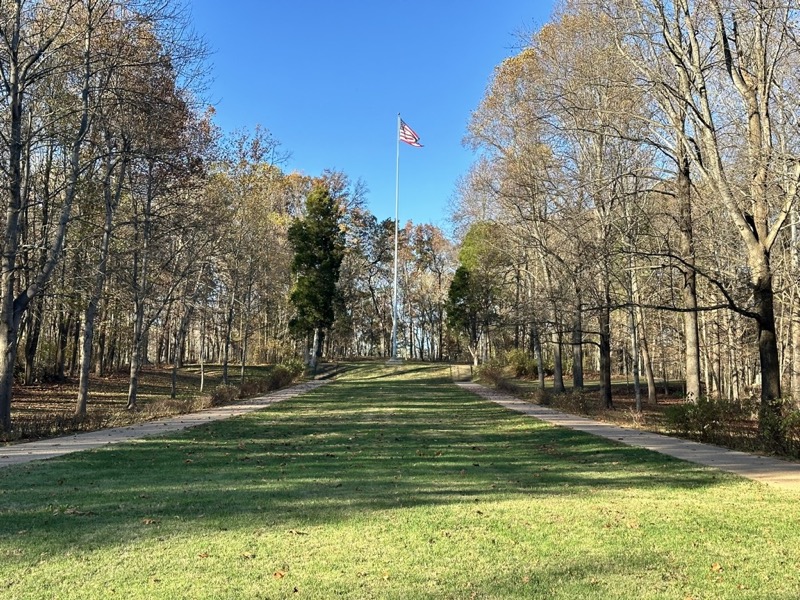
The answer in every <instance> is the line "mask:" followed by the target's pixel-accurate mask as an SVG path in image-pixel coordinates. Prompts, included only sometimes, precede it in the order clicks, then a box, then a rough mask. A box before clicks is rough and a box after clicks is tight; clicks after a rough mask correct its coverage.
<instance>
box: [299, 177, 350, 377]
mask: <svg viewBox="0 0 800 600" xmlns="http://www.w3.org/2000/svg"><path fill="white" fill-rule="evenodd" d="M340 221H341V207H340V206H339V203H338V202H337V201H336V199H335V198H333V197H332V196H331V194H330V191H329V190H328V188H327V187H326V186H323V185H316V186H315V187H314V188H313V189H312V190H311V192H310V193H309V194H308V196H307V198H306V214H305V217H304V218H303V219H298V220H297V221H295V222H294V223H293V224H292V225H291V226H290V227H289V243H290V244H291V246H292V249H293V250H294V258H293V259H292V274H293V275H294V276H295V278H296V279H295V284H294V288H293V289H292V292H291V296H290V298H291V301H292V304H293V305H294V307H295V310H296V316H295V317H294V319H292V321H291V323H290V325H291V327H292V330H293V331H294V332H295V333H296V334H298V335H305V336H308V335H309V334H311V333H313V336H314V338H313V339H314V341H313V344H312V348H311V356H310V359H309V364H310V366H312V367H315V366H316V361H317V357H318V356H320V355H321V349H322V341H323V335H324V331H325V330H326V329H329V328H330V327H331V325H333V321H334V314H335V311H334V308H335V305H336V302H337V298H338V292H337V285H336V284H337V282H338V281H339V270H340V267H341V264H342V258H343V257H344V231H343V229H342V227H341V224H340Z"/></svg>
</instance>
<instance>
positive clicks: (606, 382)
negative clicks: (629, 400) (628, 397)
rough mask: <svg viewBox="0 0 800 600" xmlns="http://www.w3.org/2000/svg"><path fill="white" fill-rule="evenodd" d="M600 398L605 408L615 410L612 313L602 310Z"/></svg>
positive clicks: (600, 317)
mask: <svg viewBox="0 0 800 600" xmlns="http://www.w3.org/2000/svg"><path fill="white" fill-rule="evenodd" d="M599 321H600V398H601V400H602V402H603V406H604V407H605V408H614V403H613V401H612V397H611V311H610V310H609V306H608V304H606V305H605V306H603V307H601V308H600V316H599Z"/></svg>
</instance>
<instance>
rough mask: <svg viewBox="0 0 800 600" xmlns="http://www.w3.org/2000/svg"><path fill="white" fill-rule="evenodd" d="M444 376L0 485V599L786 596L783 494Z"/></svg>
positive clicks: (157, 441) (420, 374)
mask: <svg viewBox="0 0 800 600" xmlns="http://www.w3.org/2000/svg"><path fill="white" fill-rule="evenodd" d="M445 375H447V371H446V370H443V369H436V368H432V367H423V366H414V365H410V366H407V367H404V368H401V369H397V370H395V369H391V368H387V367H383V366H378V365H373V366H365V367H362V368H359V369H355V370H353V371H351V372H350V373H348V374H347V375H346V376H344V377H342V378H341V379H340V380H339V381H337V382H335V383H333V384H330V385H328V386H325V387H322V388H320V389H318V390H316V391H314V392H313V393H310V394H308V395H305V396H302V397H299V398H297V399H294V400H289V401H287V402H284V403H281V404H278V405H275V406H273V407H270V408H269V409H268V410H264V411H261V412H257V413H252V414H250V415H247V416H243V417H237V418H235V419H231V420H228V421H223V422H218V423H213V424H209V425H205V426H202V427H197V428H194V429H191V430H187V431H185V432H182V433H176V434H171V435H169V436H164V437H160V438H150V439H146V440H142V441H139V442H135V443H130V444H124V445H120V446H114V447H110V448H103V449H100V450H95V451H91V452H83V453H80V454H75V455H72V456H69V457H64V458H60V459H56V460H52V461H47V462H43V463H33V464H29V465H25V466H17V467H9V468H6V469H3V470H1V471H0V589H4V590H5V592H4V594H3V597H4V598H59V599H65V598H76V599H77V598H80V599H87V598H115V597H119V598H126V599H132V598H148V599H150V598H170V599H171V598H261V599H263V598H358V599H362V598H389V599H413V598H454V599H455V598H457V599H461V598H498V599H499V598H542V599H544V598H548V599H549V598H565V599H566V598H570V599H572V598H589V599H591V598H636V599H642V598H677V599H681V600H684V599H688V598H693V599H701V598H709V599H710V598H715V599H716V598H736V599H740V598H771V599H772V598H786V599H789V598H792V599H794V598H798V597H800V575H799V574H798V572H799V571H800V536H798V534H797V532H798V531H800V509H798V502H797V501H798V496H797V494H796V493H792V492H785V491H781V490H774V489H770V488H767V487H765V486H762V485H759V484H755V483H751V482H748V481H746V480H743V479H739V478H736V477H734V476H730V475H726V474H723V473H720V472H718V471H714V470H710V469H704V468H701V467H697V466H694V465H690V464H688V463H684V462H681V461H678V460H675V459H671V458H668V457H663V456H660V455H657V454H654V453H651V452H648V451H644V450H639V449H635V448H630V447H625V446H619V445H615V444H613V443H610V442H607V441H604V440H601V439H599V438H595V437H593V436H589V435H587V434H582V433H579V432H574V431H570V430H565V429H559V428H554V427H551V426H548V425H545V424H543V423H541V422H538V421H536V420H534V419H531V418H528V417H524V416H520V415H516V414H514V413H511V412H509V411H506V410H505V409H503V408H501V407H498V406H495V405H493V404H491V403H489V402H487V401H484V400H481V399H479V398H477V397H475V396H473V395H471V394H468V393H465V392H464V391H462V390H460V389H458V388H457V387H456V386H454V385H453V384H452V383H450V382H449V381H448V380H447V379H446V378H445Z"/></svg>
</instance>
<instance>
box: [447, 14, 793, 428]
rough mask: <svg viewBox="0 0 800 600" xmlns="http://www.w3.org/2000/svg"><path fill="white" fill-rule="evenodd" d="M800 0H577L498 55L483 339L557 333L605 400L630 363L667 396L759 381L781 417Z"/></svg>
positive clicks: (568, 361)
mask: <svg viewBox="0 0 800 600" xmlns="http://www.w3.org/2000/svg"><path fill="white" fill-rule="evenodd" d="M797 9H798V5H797V3H796V2H773V1H766V2H749V1H746V0H741V1H740V0H726V1H722V0H712V1H709V2H699V1H691V0H674V1H669V0H612V1H603V2H599V1H597V2H594V1H592V0H570V1H567V2H564V3H563V4H562V6H561V9H560V11H559V12H558V13H557V15H556V16H555V18H554V19H553V20H552V21H551V22H550V23H548V24H546V25H545V26H544V27H542V28H541V30H540V31H538V32H537V33H536V34H535V35H534V36H533V37H532V39H531V40H530V42H529V43H527V45H526V46H525V47H524V48H523V49H522V50H521V51H520V52H519V53H518V54H517V55H515V56H513V57H512V58H509V59H507V60H506V61H504V62H503V64H501V65H500V66H499V67H498V68H497V71H496V73H495V77H494V80H493V82H492V85H491V86H490V88H489V90H488V91H487V93H486V96H485V98H484V99H483V101H482V103H481V105H480V106H479V108H478V109H477V110H476V111H475V113H474V116H473V119H472V122H471V124H470V134H469V140H470V142H471V143H472V144H473V145H474V146H475V147H476V148H479V149H480V150H482V159H481V160H480V161H479V162H477V163H476V164H475V166H474V168H473V169H472V171H471V173H470V174H469V176H468V177H467V178H466V179H465V181H464V184H463V191H462V194H461V200H460V206H459V210H458V211H457V220H458V223H459V225H460V228H461V229H462V230H463V231H465V232H466V237H465V239H466V240H468V241H470V244H469V247H471V248H472V250H471V251H470V253H469V259H468V260H465V259H464V258H463V257H462V261H461V262H462V267H461V268H462V269H467V270H468V271H469V278H470V281H472V282H476V283H474V284H473V287H471V288H470V290H469V294H471V295H469V294H468V295H467V297H468V298H471V299H472V300H473V301H474V302H473V305H472V306H473V307H474V308H473V311H472V313H471V314H470V318H471V319H472V320H473V321H474V323H475V325H472V327H473V332H472V334H471V338H472V344H473V346H474V347H475V349H476V351H477V352H479V353H480V354H481V355H482V357H484V358H485V357H486V356H487V355H488V354H489V353H490V352H491V350H490V349H491V347H492V345H499V346H506V347H507V346H508V344H509V339H510V338H512V337H513V340H514V345H515V346H516V345H517V344H522V343H523V342H524V344H525V345H530V347H531V348H532V349H533V350H534V351H535V352H539V346H540V345H543V346H545V347H546V348H549V352H548V351H547V350H545V354H547V355H549V357H550V358H549V359H547V358H546V359H545V362H547V360H550V361H551V362H550V363H549V364H550V365H552V369H553V371H554V377H555V387H556V389H563V387H564V386H563V376H564V373H565V372H569V371H571V373H572V378H573V384H574V386H575V387H581V386H582V385H583V372H584V368H588V370H590V371H593V372H597V373H598V375H599V379H600V383H601V390H602V396H603V401H604V403H605V405H606V406H611V405H612V401H613V399H612V396H611V377H612V374H615V373H619V372H623V371H625V372H629V373H632V375H633V377H634V381H635V383H636V386H637V398H639V397H640V396H639V392H638V385H639V377H640V375H639V373H640V372H643V373H644V374H645V377H646V382H647V387H648V390H649V398H650V399H654V397H655V393H656V386H655V381H656V379H657V378H659V377H661V378H664V379H678V380H682V381H685V393H686V396H687V398H688V399H689V400H690V401H692V400H697V399H699V398H700V397H701V396H704V397H705V396H710V397H718V398H724V399H729V400H731V401H734V402H738V401H740V400H744V399H746V398H748V397H750V396H757V397H759V398H760V409H759V419H760V427H761V431H762V433H763V434H766V436H767V437H768V438H771V437H773V436H775V437H779V436H780V435H781V432H780V429H781V426H780V424H779V421H780V417H781V415H782V410H783V408H784V402H785V399H786V398H789V397H790V396H791V397H793V398H794V401H795V402H796V401H797V400H798V399H800V303H798V297H797V295H798V294H797V292H798V289H799V288H798V274H800V263H799V262H798V248H797V245H798V230H797V227H798V216H799V215H798V206H797V202H796V196H797V187H798V178H799V177H800V162H799V161H798V153H797V144H798V130H797V110H798V107H800V104H798V102H800V97H798V95H797V91H798V90H797V66H798V58H800V53H799V51H800V47H799V46H798V43H797V33H798V21H797V17H798V12H797ZM464 248H466V246H465V247H464ZM463 253H464V249H462V254H463ZM486 298H492V301H491V302H483V303H482V302H481V299H486ZM509 325H512V326H513V327H512V329H509ZM493 329H494V332H493V331H492V330H493Z"/></svg>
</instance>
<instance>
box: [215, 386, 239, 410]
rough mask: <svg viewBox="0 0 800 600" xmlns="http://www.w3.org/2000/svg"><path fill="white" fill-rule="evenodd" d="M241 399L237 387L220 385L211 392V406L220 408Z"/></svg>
mask: <svg viewBox="0 0 800 600" xmlns="http://www.w3.org/2000/svg"><path fill="white" fill-rule="evenodd" d="M238 397H239V388H238V387H236V386H235V385H218V386H217V387H215V388H214V391H213V392H211V406H220V405H222V404H228V403H230V402H233V401H234V400H236V399H237V398H238Z"/></svg>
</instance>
